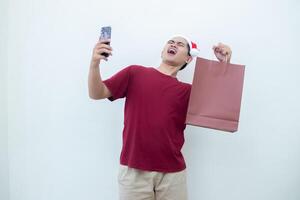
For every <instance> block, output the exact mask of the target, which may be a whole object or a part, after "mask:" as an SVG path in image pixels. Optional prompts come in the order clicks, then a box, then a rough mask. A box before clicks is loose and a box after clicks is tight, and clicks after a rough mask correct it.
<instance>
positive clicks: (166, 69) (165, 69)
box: [157, 62, 179, 77]
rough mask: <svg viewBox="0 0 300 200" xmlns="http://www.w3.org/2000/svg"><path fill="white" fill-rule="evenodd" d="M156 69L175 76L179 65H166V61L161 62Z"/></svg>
mask: <svg viewBox="0 0 300 200" xmlns="http://www.w3.org/2000/svg"><path fill="white" fill-rule="evenodd" d="M157 70H158V71H160V72H161V73H163V74H166V75H169V76H172V77H176V76H177V72H178V71H179V67H175V66H172V65H168V64H166V63H163V62H162V63H161V64H160V66H159V67H158V68H157Z"/></svg>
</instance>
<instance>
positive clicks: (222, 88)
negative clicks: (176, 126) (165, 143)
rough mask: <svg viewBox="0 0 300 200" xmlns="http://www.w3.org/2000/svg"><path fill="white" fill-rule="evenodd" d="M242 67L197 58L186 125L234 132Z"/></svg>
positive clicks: (238, 111) (242, 80) (239, 98)
mask: <svg viewBox="0 0 300 200" xmlns="http://www.w3.org/2000/svg"><path fill="white" fill-rule="evenodd" d="M244 72H245V65H238V64H230V63H225V62H219V61H214V60H208V59H204V58H200V57H197V60H196V66H195V71H194V78H193V83H192V89H191V94H190V99H189V105H188V111H187V117H186V124H189V125H193V126H200V127H205V128H211V129H216V130H222V131H227V132H235V131H237V130H238V124H239V116H240V108H241V100H242V92H243V83H244Z"/></svg>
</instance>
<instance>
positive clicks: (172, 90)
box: [88, 36, 231, 200]
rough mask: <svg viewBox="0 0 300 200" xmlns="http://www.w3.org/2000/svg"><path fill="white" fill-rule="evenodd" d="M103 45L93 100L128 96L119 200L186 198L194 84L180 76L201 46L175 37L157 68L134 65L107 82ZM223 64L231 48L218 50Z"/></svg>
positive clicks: (96, 54) (92, 75)
mask: <svg viewBox="0 0 300 200" xmlns="http://www.w3.org/2000/svg"><path fill="white" fill-rule="evenodd" d="M108 41H109V40H102V41H99V42H98V43H97V44H96V45H95V47H94V50H93V55H92V60H91V65H90V71H89V80H88V86H89V96H90V98H92V99H105V98H108V99H109V100H110V101H114V100H116V99H119V98H126V101H125V110H124V112H125V115H124V129H123V147H122V152H121V156H120V170H119V175H118V181H119V196H120V200H154V199H156V200H186V199H187V188H186V165H185V161H184V158H183V155H182V153H181V148H182V146H183V144H184V129H185V126H186V125H185V119H186V112H187V107H188V102H189V96H190V91H191V84H188V83H183V82H180V81H179V80H178V79H177V78H176V75H177V73H178V71H179V70H182V69H183V68H185V67H186V65H187V64H188V63H190V62H191V61H192V59H193V56H196V54H195V51H196V48H195V47H196V46H195V43H192V42H191V41H190V40H189V39H188V38H186V37H184V36H175V37H173V38H171V39H170V40H169V41H168V42H167V43H166V45H165V47H164V49H163V50H162V52H161V58H162V62H161V64H160V66H159V67H158V68H153V67H144V66H139V65H131V66H128V67H125V68H124V69H122V70H121V71H119V72H118V73H116V74H115V75H113V76H112V77H110V78H109V79H106V80H104V81H102V79H101V75H100V69H99V68H100V67H99V65H100V61H101V60H106V61H107V57H105V56H103V55H101V54H102V53H108V54H109V55H112V48H111V47H110V46H109V45H107V44H105V43H106V42H108ZM213 50H214V53H215V55H216V57H217V58H218V60H219V61H220V62H229V61H230V58H231V50H230V48H229V47H228V46H227V45H224V44H221V43H219V44H218V46H214V47H213Z"/></svg>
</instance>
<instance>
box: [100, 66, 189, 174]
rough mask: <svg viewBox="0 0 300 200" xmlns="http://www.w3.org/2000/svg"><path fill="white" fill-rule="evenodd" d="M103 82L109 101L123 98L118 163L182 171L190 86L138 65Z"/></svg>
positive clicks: (148, 168)
mask: <svg viewBox="0 0 300 200" xmlns="http://www.w3.org/2000/svg"><path fill="white" fill-rule="evenodd" d="M103 82H104V84H105V85H106V86H107V88H108V89H109V90H110V92H111V94H112V96H111V97H109V98H108V99H109V100H110V101H114V100H116V99H119V98H123V97H126V101H125V108H124V112H125V115H124V129H123V147H122V152H121V156H120V163H121V164H122V165H127V166H129V167H132V168H136V169H141V170H147V171H159V172H177V171H181V170H183V169H185V168H186V166H185V161H184V158H183V155H182V153H181V148H182V146H183V143H184V129H185V126H186V125H185V119H186V114H187V107H188V101H189V97H190V92H191V84H188V83H183V82H180V81H178V80H177V78H174V77H172V76H169V75H166V74H163V73H161V72H159V71H158V70H157V69H155V68H153V67H143V66H138V65H131V66H128V67H126V68H124V69H122V70H121V71H119V72H118V73H116V74H115V75H113V76H112V77H111V78H109V79H106V80H105V81H103Z"/></svg>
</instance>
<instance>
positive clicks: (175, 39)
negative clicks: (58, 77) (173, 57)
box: [170, 36, 188, 44]
mask: <svg viewBox="0 0 300 200" xmlns="http://www.w3.org/2000/svg"><path fill="white" fill-rule="evenodd" d="M170 40H174V41H176V42H183V43H184V44H187V43H188V42H187V40H186V39H184V38H183V37H180V36H178V37H173V38H171V39H170Z"/></svg>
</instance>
